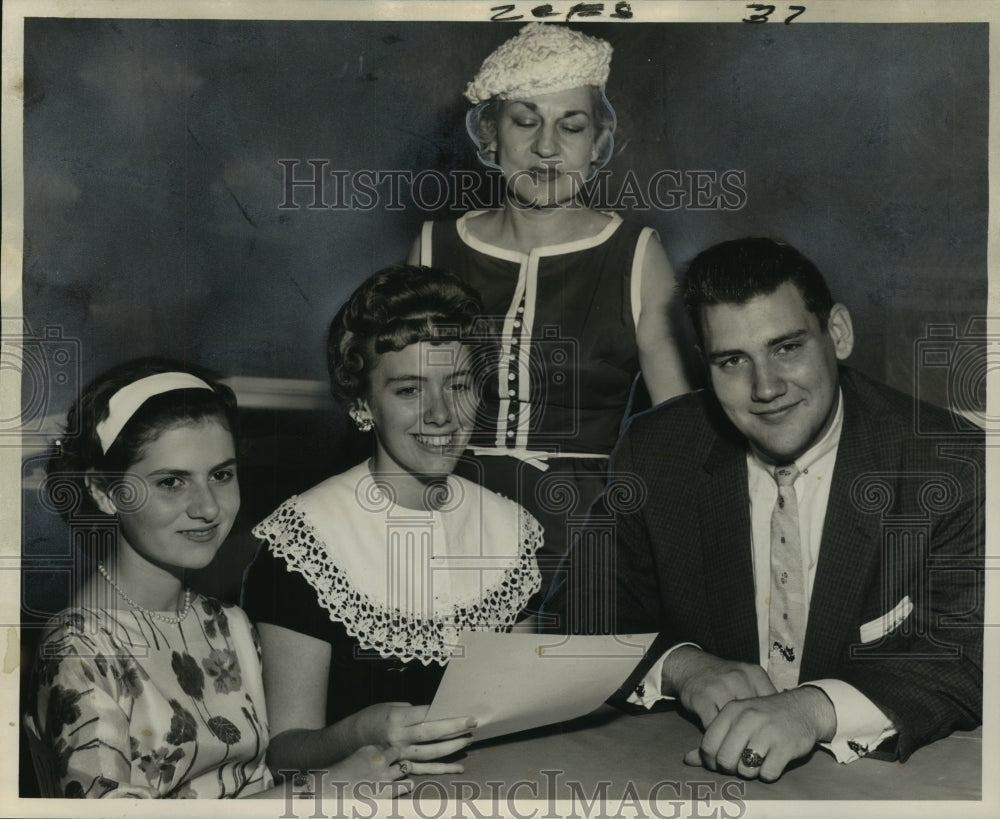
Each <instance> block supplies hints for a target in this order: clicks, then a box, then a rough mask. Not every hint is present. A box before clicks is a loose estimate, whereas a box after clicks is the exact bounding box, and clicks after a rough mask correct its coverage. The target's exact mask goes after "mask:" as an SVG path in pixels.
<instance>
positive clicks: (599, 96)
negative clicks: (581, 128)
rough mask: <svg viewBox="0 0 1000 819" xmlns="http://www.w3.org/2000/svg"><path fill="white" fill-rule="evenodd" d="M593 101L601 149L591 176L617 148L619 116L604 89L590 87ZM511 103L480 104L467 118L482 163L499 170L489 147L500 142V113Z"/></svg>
mask: <svg viewBox="0 0 1000 819" xmlns="http://www.w3.org/2000/svg"><path fill="white" fill-rule="evenodd" d="M587 88H588V89H589V90H590V98H591V102H592V103H593V108H594V127H595V128H596V130H597V135H596V137H595V140H594V141H595V142H597V143H599V144H600V146H601V150H600V152H599V154H598V156H597V159H595V160H594V161H593V162H592V163H591V174H594V173H596V172H597V171H599V170H600V169H601V168H603V167H604V166H605V165H606V164H607V163H608V160H609V159H610V158H611V154H612V152H613V151H614V147H615V138H614V133H615V129H616V128H617V126H618V117H617V116H616V115H615V109H614V108H613V107H612V105H611V103H610V101H609V100H608V98H607V96H606V95H605V93H604V89H603V88H600V87H598V86H596V85H588V86H587ZM507 102H510V100H504V99H500V97H493V98H492V99H489V100H486V101H485V102H481V103H480V104H479V105H477V106H475V107H474V108H471V109H469V112H468V114H467V115H466V130H468V132H469V136H470V137H471V138H472V141H473V142H474V143H475V145H476V151H477V153H478V155H479V159H480V161H482V162H483V163H484V164H485V165H489V166H490V167H494V168H497V167H499V165H498V164H497V157H496V152H495V151H491V150H489V145H490V143H492V142H495V141H496V139H497V121H498V120H499V119H500V112H501V111H502V110H503V106H504V104H505V103H507Z"/></svg>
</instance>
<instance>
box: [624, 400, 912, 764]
mask: <svg viewBox="0 0 1000 819" xmlns="http://www.w3.org/2000/svg"><path fill="white" fill-rule="evenodd" d="M843 421H844V404H843V397H842V396H838V399H837V410H836V414H835V416H834V419H833V423H832V424H831V425H830V429H829V430H827V432H826V434H825V435H824V436H823V438H822V439H821V440H820V441H819V442H818V443H816V444H815V445H814V446H812V447H811V448H810V449H809V450H808V451H807V452H805V453H804V454H803V455H802V456H801V457H800V458H797V459H796V461H795V465H796V466H797V467H798V469H799V471H800V473H801V474H800V475H799V477H798V479H797V480H796V481H795V498H796V501H797V503H798V512H799V540H800V543H801V547H802V566H803V569H804V572H805V575H806V607H807V608H808V606H809V601H810V598H811V596H812V587H813V582H814V580H815V579H816V564H817V563H818V562H819V550H820V540H821V538H822V534H823V522H824V520H825V518H826V508H827V504H828V502H829V499H830V485H831V483H832V480H833V470H834V465H835V464H836V461H837V448H838V446H839V444H840V431H841V429H842V427H843ZM747 477H748V482H749V490H750V528H751V538H752V544H753V570H754V588H755V594H754V600H755V607H756V611H757V640H758V654H759V657H760V664H761V666H762V667H763V668H764V669H766V668H767V660H768V617H769V598H770V594H771V513H772V511H773V509H774V504H775V501H776V500H777V497H778V487H777V484H776V483H775V482H774V478H773V476H772V474H771V466H769V465H768V464H766V463H764V462H763V461H762V460H761V459H760V458H759V457H758V456H757V454H756V453H754V452H753V451H752V450H751V452H750V453H749V454H748V455H747ZM680 645H690V644H685V643H681V644H680ZM680 645H677V646H673V647H672V648H671V649H670V650H669V651H667V652H666V653H665V654H664V655H663V656H662V657H661V658H660V659H659V660H658V661H657V662H656V663H655V664H654V665H653V667H652V668H651V669H650V670H649V672H648V673H647V674H646V676H645V678H644V679H643V683H642V686H640V690H642V691H643V696H641V697H640V696H639V695H638V694H637V693H635V692H634V693H633V694H632V695H631V696H630V697H629V702H632V703H635V704H639V705H644V706H646V707H647V708H648V707H650V706H651V705H652V704H653V703H654V702H656V701H658V700H660V699H669V698H668V697H667V696H666V695H664V694H661V693H660V677H661V674H662V670H663V662H664V660H666V658H667V657H668V656H669V655H670V652H671V651H673V650H674V649H676V648H679V647H680ZM804 685H813V686H815V687H817V688H819V689H821V690H822V691H823V692H824V693H825V694H826V695H827V697H828V698H829V699H830V702H831V703H833V708H834V712H835V713H836V716H837V731H836V734H835V735H834V737H833V739H832V740H831V741H830V742H824V743H821V745H822V746H823V747H825V748H828V749H829V750H830V751H832V752H833V754H834V756H835V757H836V758H837V761H838V762H853V761H854V760H855V759H858V757H859V756H863V755H864V753H865V751H866V750H874V749H875V748H876V747H877V746H878V744H879V743H880V742H882V741H883V740H884V739H886V738H888V737H890V736H892V735H893V734H895V733H896V730H895V728H894V727H893V725H892V722H891V721H890V720H889V719H888V717H886V715H885V714H884V713H882V711H881V709H879V708H878V707H877V706H876V705H875V704H874V703H873V702H872V701H871V700H870V699H868V698H867V697H866V696H865V695H864V694H862V693H861V692H860V691H858V690H857V689H856V688H855V687H854V686H853V685H849V684H848V683H845V682H843V681H841V680H812V681H810V682H808V683H804Z"/></svg>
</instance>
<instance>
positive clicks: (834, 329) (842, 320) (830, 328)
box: [826, 304, 854, 361]
mask: <svg viewBox="0 0 1000 819" xmlns="http://www.w3.org/2000/svg"><path fill="white" fill-rule="evenodd" d="M826 332H827V333H828V334H829V336H830V338H831V340H832V341H833V349H834V351H835V352H836V354H837V359H838V360H839V361H843V360H844V359H845V358H847V357H848V356H849V355H850V354H851V350H853V349H854V324H853V323H852V322H851V314H850V313H849V312H848V310H847V308H846V307H845V306H844V305H843V304H835V305H833V307H831V308H830V318H829V319H827V322H826Z"/></svg>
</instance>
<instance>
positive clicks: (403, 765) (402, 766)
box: [396, 759, 410, 776]
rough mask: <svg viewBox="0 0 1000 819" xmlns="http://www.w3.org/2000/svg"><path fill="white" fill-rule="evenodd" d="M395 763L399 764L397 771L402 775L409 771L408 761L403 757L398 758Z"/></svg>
mask: <svg viewBox="0 0 1000 819" xmlns="http://www.w3.org/2000/svg"><path fill="white" fill-rule="evenodd" d="M396 764H397V765H399V772H400V773H401V774H402V775H403V776H406V775H407V774H408V773H409V772H410V763H409V762H407V761H406V760H405V759H402V760H400V761H399V762H397V763H396Z"/></svg>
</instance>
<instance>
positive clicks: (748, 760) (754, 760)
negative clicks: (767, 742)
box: [740, 748, 764, 768]
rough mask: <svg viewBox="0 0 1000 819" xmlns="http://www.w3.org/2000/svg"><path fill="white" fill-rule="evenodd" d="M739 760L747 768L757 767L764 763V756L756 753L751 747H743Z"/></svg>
mask: <svg viewBox="0 0 1000 819" xmlns="http://www.w3.org/2000/svg"><path fill="white" fill-rule="evenodd" d="M740 762H742V763H743V764H744V765H746V766H747V767H748V768H759V767H760V766H761V765H763V764H764V757H762V756H761V755H760V754H758V753H757V752H756V751H755V750H754V749H753V748H744V749H743V753H742V754H740Z"/></svg>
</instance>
